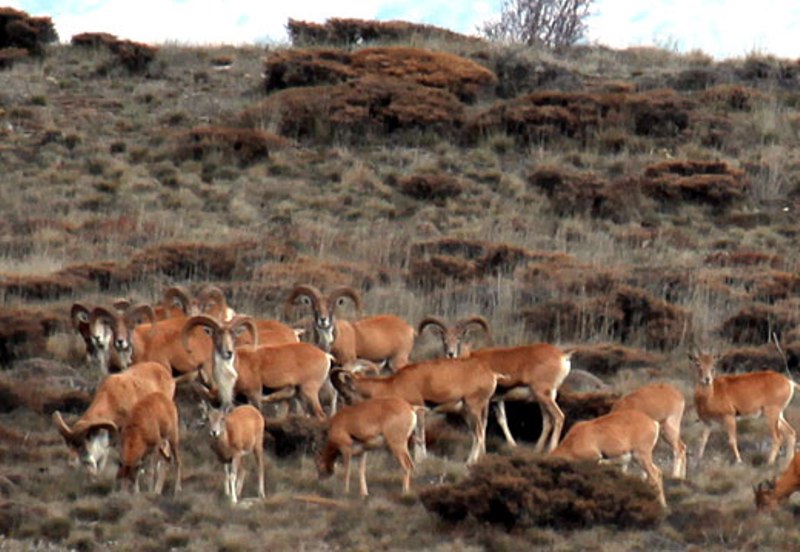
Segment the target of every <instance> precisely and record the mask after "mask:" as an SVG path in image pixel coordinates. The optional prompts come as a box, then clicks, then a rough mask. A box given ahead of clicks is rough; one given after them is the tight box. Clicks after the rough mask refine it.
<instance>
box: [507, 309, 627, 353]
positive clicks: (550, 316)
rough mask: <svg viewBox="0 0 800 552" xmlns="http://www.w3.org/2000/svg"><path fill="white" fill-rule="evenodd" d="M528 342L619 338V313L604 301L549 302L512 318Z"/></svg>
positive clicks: (521, 310) (523, 311)
mask: <svg viewBox="0 0 800 552" xmlns="http://www.w3.org/2000/svg"><path fill="white" fill-rule="evenodd" d="M516 317H517V319H518V320H520V321H521V322H522V323H523V324H524V327H525V333H526V334H527V335H529V336H530V338H531V339H535V340H539V341H546V342H549V343H558V342H562V341H583V340H586V339H596V338H598V337H600V338H607V339H613V338H617V337H618V336H619V327H620V324H621V322H622V318H623V314H622V312H621V311H620V310H619V309H618V308H616V307H615V306H614V305H613V303H611V302H610V301H609V300H608V299H607V298H588V299H578V300H573V299H551V300H546V301H542V302H541V303H538V304H536V305H534V306H532V307H530V308H526V309H520V310H519V312H518V314H517V315H516Z"/></svg>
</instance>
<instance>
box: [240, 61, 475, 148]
mask: <svg viewBox="0 0 800 552" xmlns="http://www.w3.org/2000/svg"><path fill="white" fill-rule="evenodd" d="M463 115H464V106H463V104H461V102H459V101H458V99H457V98H456V97H455V96H453V95H452V94H450V93H449V92H447V91H445V90H439V89H434V88H430V87H427V86H421V85H418V84H415V83H412V82H406V81H402V80H398V79H388V78H377V77H364V78H362V79H357V80H353V81H349V82H346V83H343V84H338V85H331V86H315V87H309V88H292V89H288V90H283V91H281V92H278V93H275V94H272V95H271V96H269V97H268V98H266V99H265V100H263V101H262V102H260V103H259V104H257V105H256V106H255V107H252V108H250V109H248V110H246V111H245V112H243V113H242V115H241V122H242V124H243V126H246V127H252V128H275V129H276V130H277V132H278V133H279V134H281V135H283V136H287V137H290V138H295V139H299V138H328V137H330V136H331V135H334V136H337V137H339V138H345V139H350V140H354V141H359V140H360V141H363V140H366V139H369V138H374V137H376V136H384V135H386V134H393V133H396V132H398V131H409V130H410V131H418V130H430V131H434V132H439V133H442V134H444V135H451V134H453V133H454V132H455V131H456V130H457V129H458V128H460V126H461V123H462V120H463Z"/></svg>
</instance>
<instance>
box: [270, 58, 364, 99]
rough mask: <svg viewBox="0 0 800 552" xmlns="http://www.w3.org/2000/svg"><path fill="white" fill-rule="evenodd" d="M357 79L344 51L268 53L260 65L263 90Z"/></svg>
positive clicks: (271, 90) (356, 74)
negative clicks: (262, 70)
mask: <svg viewBox="0 0 800 552" xmlns="http://www.w3.org/2000/svg"><path fill="white" fill-rule="evenodd" d="M357 77H358V73H357V72H356V70H355V69H354V68H352V67H350V57H349V54H348V52H346V51H344V50H336V49H333V48H318V49H310V50H294V49H292V50H280V51H277V52H272V53H270V54H269V56H268V57H267V58H266V60H265V62H264V90H265V92H267V93H268V94H269V93H270V92H273V91H275V90H283V89H284V88H294V87H296V86H319V85H323V84H338V83H340V82H344V81H347V80H352V79H355V78H357Z"/></svg>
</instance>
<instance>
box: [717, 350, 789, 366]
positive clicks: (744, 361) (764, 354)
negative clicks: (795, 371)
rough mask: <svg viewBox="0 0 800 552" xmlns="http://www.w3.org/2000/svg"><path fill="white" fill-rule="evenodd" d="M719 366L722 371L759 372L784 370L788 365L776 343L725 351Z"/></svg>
mask: <svg viewBox="0 0 800 552" xmlns="http://www.w3.org/2000/svg"><path fill="white" fill-rule="evenodd" d="M717 367H718V368H719V369H720V370H721V371H722V372H758V371H761V370H774V371H776V372H784V371H785V370H786V365H785V364H784V362H783V357H782V356H781V355H780V353H778V351H777V349H775V346H774V345H771V344H770V345H764V346H762V347H741V348H736V349H729V350H727V351H725V353H723V354H722V355H721V356H720V358H719V361H718V362H717Z"/></svg>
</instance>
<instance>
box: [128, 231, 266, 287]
mask: <svg viewBox="0 0 800 552" xmlns="http://www.w3.org/2000/svg"><path fill="white" fill-rule="evenodd" d="M266 252H267V251H266V250H265V249H263V248H261V247H260V245H259V244H258V243H257V242H255V241H251V240H244V241H240V242H232V243H225V244H208V243H190V242H188V243H187V242H179V243H171V244H163V245H155V246H152V247H148V248H146V249H143V250H142V251H140V252H138V253H136V254H134V255H133V256H132V257H131V260H130V264H131V266H132V267H133V271H134V273H135V274H136V275H137V276H138V277H142V276H145V275H152V274H159V273H160V274H164V275H165V276H169V277H171V278H174V279H176V280H229V279H234V278H238V277H242V276H245V275H247V274H249V272H250V269H249V265H250V263H251V262H252V261H253V260H254V259H258V258H260V257H263V256H264V255H265V253H266Z"/></svg>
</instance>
